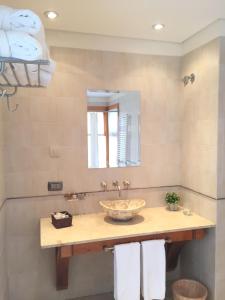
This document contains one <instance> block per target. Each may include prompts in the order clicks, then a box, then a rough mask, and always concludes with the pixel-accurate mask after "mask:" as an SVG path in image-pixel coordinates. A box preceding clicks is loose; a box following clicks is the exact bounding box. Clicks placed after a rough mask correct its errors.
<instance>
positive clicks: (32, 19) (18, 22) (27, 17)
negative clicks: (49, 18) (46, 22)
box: [0, 5, 42, 35]
mask: <svg viewBox="0 0 225 300" xmlns="http://www.w3.org/2000/svg"><path fill="white" fill-rule="evenodd" d="M41 26H42V23H41V20H40V18H39V17H38V16H37V15H36V14H35V13H34V12H32V11H31V10H29V9H13V8H10V7H8V6H4V5H0V29H3V30H11V31H22V32H26V33H29V34H32V35H35V34H37V33H38V32H39V31H40V29H41Z"/></svg>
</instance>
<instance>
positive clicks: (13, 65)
mask: <svg viewBox="0 0 225 300" xmlns="http://www.w3.org/2000/svg"><path fill="white" fill-rule="evenodd" d="M49 63H50V62H49V61H48V60H35V61H25V60H21V59H17V58H12V57H1V56H0V99H6V100H7V107H8V110H9V111H11V112H13V111H16V110H17V108H18V104H16V107H15V108H14V109H12V108H10V103H9V99H10V97H12V96H14V95H15V94H16V92H17V89H18V88H19V87H23V88H26V87H28V88H40V87H44V86H43V85H42V84H41V67H42V66H47V65H49ZM30 67H32V68H34V69H35V68H36V69H35V72H32V74H31V73H30V70H29V68H30ZM21 76H23V78H22V79H21Z"/></svg>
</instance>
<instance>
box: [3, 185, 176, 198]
mask: <svg viewBox="0 0 225 300" xmlns="http://www.w3.org/2000/svg"><path fill="white" fill-rule="evenodd" d="M179 187H180V185H165V186H150V187H133V188H132V187H131V188H129V189H121V191H136V190H148V189H150V190H151V189H162V188H163V189H165V188H179ZM111 192H117V190H107V191H103V190H96V191H88V192H74V194H89V195H90V194H96V193H111ZM64 195H65V193H58V194H52V195H51V194H47V195H29V196H19V197H8V198H7V199H6V200H17V199H29V198H45V197H59V196H64Z"/></svg>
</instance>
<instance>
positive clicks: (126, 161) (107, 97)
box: [87, 90, 140, 168]
mask: <svg viewBox="0 0 225 300" xmlns="http://www.w3.org/2000/svg"><path fill="white" fill-rule="evenodd" d="M87 123H88V124H87V128H88V132H87V138H88V168H115V167H132V166H139V165H140V92H138V91H109V90H87Z"/></svg>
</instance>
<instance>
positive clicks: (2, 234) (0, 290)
mask: <svg viewBox="0 0 225 300" xmlns="http://www.w3.org/2000/svg"><path fill="white" fill-rule="evenodd" d="M2 107H3V104H2V103H1V102H0V300H7V268H6V243H5V238H6V227H5V225H6V224H5V212H6V210H5V205H4V199H5V192H4V159H3V149H4V134H3V122H2Z"/></svg>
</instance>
